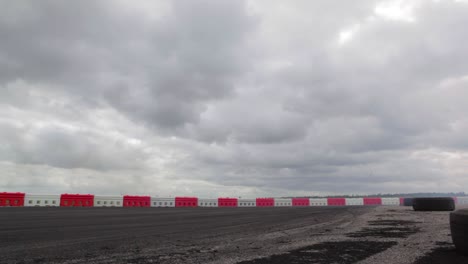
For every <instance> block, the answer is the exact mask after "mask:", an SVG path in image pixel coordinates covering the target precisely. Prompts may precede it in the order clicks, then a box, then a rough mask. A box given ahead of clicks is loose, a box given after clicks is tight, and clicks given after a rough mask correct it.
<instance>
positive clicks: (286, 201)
mask: <svg viewBox="0 0 468 264" xmlns="http://www.w3.org/2000/svg"><path fill="white" fill-rule="evenodd" d="M275 206H277V207H282V206H292V199H291V198H275Z"/></svg>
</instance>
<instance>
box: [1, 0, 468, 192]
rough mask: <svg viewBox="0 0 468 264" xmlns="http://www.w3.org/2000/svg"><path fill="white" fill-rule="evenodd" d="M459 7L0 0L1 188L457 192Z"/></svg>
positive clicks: (467, 75) (467, 94)
mask: <svg viewBox="0 0 468 264" xmlns="http://www.w3.org/2000/svg"><path fill="white" fill-rule="evenodd" d="M467 25H468V2H466V1H452V0H440V1H431V0H419V1H417V0H414V1H411V0H404V1H403V0H402V1H385V0H383V1H372V0H359V1H354V0H353V1H343V0H314V1H310V0H294V1H284V0H252V1H247V0H246V1H242V0H200V1H198V0H174V1H170V0H167V1H165V0H161V1H132V0H128V1H122V0H119V1H117V0H109V1H95V0H86V1H83V0H80V1H46V0H41V1H36V0H30V1H22V0H14V1H11V0H0V191H22V192H29V193H63V192H73V193H77V192H81V193H95V194H150V195H154V196H175V195H193V196H199V197H207V198H211V197H218V196H242V197H258V196H282V195H298V196H299V195H327V194H369V193H379V192H382V193H393V192H426V191H430V192H432V191H441V192H443V191H468V59H467V58H468V45H467V43H468V27H467Z"/></svg>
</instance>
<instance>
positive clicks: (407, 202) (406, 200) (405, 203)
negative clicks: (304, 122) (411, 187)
mask: <svg viewBox="0 0 468 264" xmlns="http://www.w3.org/2000/svg"><path fill="white" fill-rule="evenodd" d="M403 206H413V198H403Z"/></svg>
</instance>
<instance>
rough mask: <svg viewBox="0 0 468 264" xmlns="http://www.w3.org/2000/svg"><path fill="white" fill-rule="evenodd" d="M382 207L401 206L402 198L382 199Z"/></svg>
mask: <svg viewBox="0 0 468 264" xmlns="http://www.w3.org/2000/svg"><path fill="white" fill-rule="evenodd" d="M382 205H400V198H398V197H384V198H382Z"/></svg>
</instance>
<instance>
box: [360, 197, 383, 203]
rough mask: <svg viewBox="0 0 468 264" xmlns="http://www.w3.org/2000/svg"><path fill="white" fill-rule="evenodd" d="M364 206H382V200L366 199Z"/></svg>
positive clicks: (376, 198)
mask: <svg viewBox="0 0 468 264" xmlns="http://www.w3.org/2000/svg"><path fill="white" fill-rule="evenodd" d="M364 205H382V198H380V197H364Z"/></svg>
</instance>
